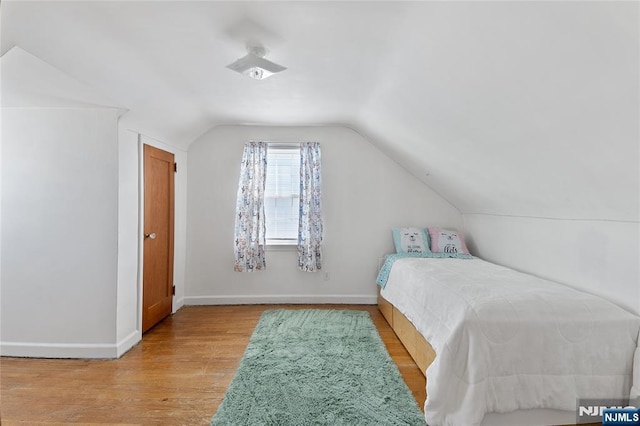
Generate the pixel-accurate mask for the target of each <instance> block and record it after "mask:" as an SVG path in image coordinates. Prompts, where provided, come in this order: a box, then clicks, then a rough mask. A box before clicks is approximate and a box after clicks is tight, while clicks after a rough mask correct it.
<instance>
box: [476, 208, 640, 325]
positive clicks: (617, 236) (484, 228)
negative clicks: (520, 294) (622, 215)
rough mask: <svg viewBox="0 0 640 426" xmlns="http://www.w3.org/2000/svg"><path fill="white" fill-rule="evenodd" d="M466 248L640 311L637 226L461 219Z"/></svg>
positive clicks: (488, 217)
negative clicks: (463, 223) (467, 238)
mask: <svg viewBox="0 0 640 426" xmlns="http://www.w3.org/2000/svg"><path fill="white" fill-rule="evenodd" d="M464 222H465V230H466V233H467V235H470V237H469V245H470V248H469V249H470V250H472V251H474V253H475V254H477V255H478V256H480V257H482V258H484V259H486V260H489V261H492V262H495V263H499V264H502V265H506V266H509V267H512V268H514V269H517V270H521V271H524V272H528V273H531V274H533V275H537V276H540V277H543V278H548V279H551V280H554V281H558V282H561V283H564V284H568V285H570V286H572V287H575V288H578V289H581V290H584V291H587V292H590V293H593V294H597V295H600V296H603V297H605V298H607V299H610V300H612V301H613V302H615V303H617V304H619V305H621V306H623V307H625V308H626V309H628V310H630V311H632V312H635V313H636V314H638V313H640V285H639V284H640V271H639V259H640V247H639V245H640V224H639V223H638V222H628V221H597V220H571V219H545V218H527V217H508V216H492V215H481V214H465V215H464Z"/></svg>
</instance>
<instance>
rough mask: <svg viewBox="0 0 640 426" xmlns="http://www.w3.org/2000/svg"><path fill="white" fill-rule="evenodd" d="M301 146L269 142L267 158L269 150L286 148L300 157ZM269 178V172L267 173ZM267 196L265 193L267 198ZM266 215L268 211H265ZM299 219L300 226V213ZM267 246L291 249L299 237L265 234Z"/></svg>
mask: <svg viewBox="0 0 640 426" xmlns="http://www.w3.org/2000/svg"><path fill="white" fill-rule="evenodd" d="M300 146H301V142H267V159H268V158H269V152H270V151H271V150H285V151H294V150H295V151H296V152H297V153H298V157H299V155H300ZM268 170H269V163H268V161H267V173H268ZM267 179H268V174H267ZM266 198H267V196H266V194H265V199H266ZM299 199H300V195H299V194H298V200H299ZM265 215H266V212H265ZM297 219H298V220H297V221H296V227H297V226H298V222H299V220H300V213H298V218H297ZM265 246H266V247H267V249H268V250H275V251H278V250H291V249H292V248H296V247H297V246H298V237H297V235H296V237H295V238H282V239H275V238H267V237H266V235H265Z"/></svg>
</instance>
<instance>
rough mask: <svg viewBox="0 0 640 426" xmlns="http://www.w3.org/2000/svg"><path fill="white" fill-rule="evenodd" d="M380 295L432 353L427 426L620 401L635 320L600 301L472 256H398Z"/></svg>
mask: <svg viewBox="0 0 640 426" xmlns="http://www.w3.org/2000/svg"><path fill="white" fill-rule="evenodd" d="M381 295H382V296H383V297H384V298H385V299H386V300H388V301H389V302H390V303H392V304H393V305H394V306H396V308H397V309H398V310H400V312H402V313H403V314H404V315H405V316H406V317H407V318H408V319H409V320H410V321H411V322H412V323H413V325H414V326H415V327H416V329H417V330H418V331H419V332H420V333H421V334H422V335H423V336H424V337H425V338H426V339H427V340H428V341H429V343H430V344H431V346H432V347H433V349H434V350H435V352H436V354H437V355H436V359H435V361H434V362H433V363H432V364H431V365H430V366H429V368H428V369H427V371H426V376H427V395H428V398H427V401H426V403H425V418H426V420H427V423H428V424H430V425H478V424H480V423H481V422H482V419H483V417H484V416H485V414H486V413H491V412H495V413H507V412H511V411H515V410H528V409H538V408H546V409H557V410H570V411H573V410H575V409H576V400H577V399H578V398H607V399H610V398H620V399H624V398H628V397H629V392H630V389H631V386H632V372H633V357H634V352H635V350H636V347H637V342H638V332H639V330H640V318H638V317H637V316H635V315H632V314H630V313H629V312H627V311H625V310H623V309H622V308H620V307H618V306H617V305H615V304H613V303H611V302H609V301H606V300H604V299H602V298H600V297H597V296H594V295H591V294H588V293H585V292H581V291H578V290H575V289H573V288H570V287H567V286H563V285H561V284H558V283H554V282H551V281H548V280H543V279H540V278H537V277H534V276H531V275H527V274H523V273H520V272H517V271H514V270H512V269H508V268H505V267H501V266H498V265H494V264H491V263H489V262H486V261H483V260H480V259H477V258H474V259H430V258H401V259H397V260H396V261H395V262H394V264H393V267H392V268H391V270H390V272H389V274H388V279H387V281H386V285H385V287H384V288H383V289H382V290H381Z"/></svg>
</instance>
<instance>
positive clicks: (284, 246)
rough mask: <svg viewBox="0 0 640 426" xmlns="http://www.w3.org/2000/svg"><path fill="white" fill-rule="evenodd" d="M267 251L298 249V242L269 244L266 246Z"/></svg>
mask: <svg viewBox="0 0 640 426" xmlns="http://www.w3.org/2000/svg"><path fill="white" fill-rule="evenodd" d="M265 250H266V251H297V250H298V245H297V244H292V243H291V244H290V243H285V244H283V243H276V244H267V245H266V246H265Z"/></svg>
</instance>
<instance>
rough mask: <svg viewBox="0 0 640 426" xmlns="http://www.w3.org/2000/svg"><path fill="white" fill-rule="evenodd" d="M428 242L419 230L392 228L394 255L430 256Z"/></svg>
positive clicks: (422, 230) (424, 234)
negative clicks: (422, 254) (414, 254)
mask: <svg viewBox="0 0 640 426" xmlns="http://www.w3.org/2000/svg"><path fill="white" fill-rule="evenodd" d="M428 241H429V240H428V239H427V234H426V233H425V232H424V229H421V228H393V243H394V244H395V246H396V253H424V254H430V253H431V251H430V250H429V242H428Z"/></svg>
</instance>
